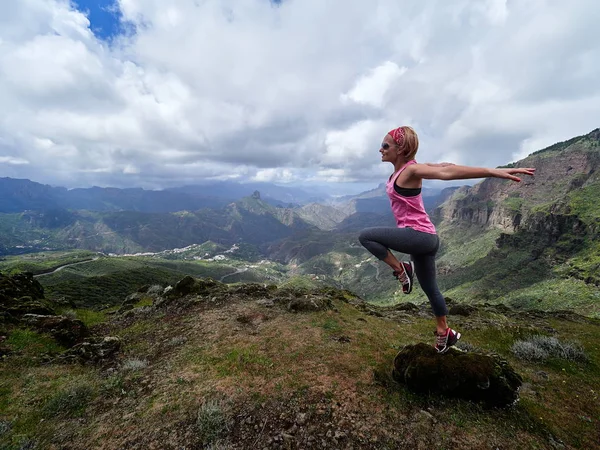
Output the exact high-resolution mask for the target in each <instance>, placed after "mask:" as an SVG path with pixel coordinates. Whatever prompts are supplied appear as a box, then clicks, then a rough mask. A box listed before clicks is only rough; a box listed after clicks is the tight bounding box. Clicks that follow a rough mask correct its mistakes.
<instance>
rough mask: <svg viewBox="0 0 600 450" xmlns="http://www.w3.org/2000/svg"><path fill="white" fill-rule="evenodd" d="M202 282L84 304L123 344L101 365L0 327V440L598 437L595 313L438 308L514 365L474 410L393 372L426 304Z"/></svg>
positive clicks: (213, 443) (539, 441)
mask: <svg viewBox="0 0 600 450" xmlns="http://www.w3.org/2000/svg"><path fill="white" fill-rule="evenodd" d="M210 286H213V287H212V288H211V289H212V290H209V291H205V292H204V293H201V294H192V295H188V296H181V297H176V298H174V299H172V300H170V301H169V302H166V303H165V302H162V303H161V301H158V300H157V298H151V297H143V296H142V297H141V298H140V299H139V301H138V303H137V304H136V306H135V307H134V309H133V310H130V311H128V312H126V313H123V314H112V315H108V316H106V317H105V318H104V319H102V320H100V321H99V320H98V318H97V317H91V316H90V317H89V320H90V321H89V322H88V324H89V325H90V326H91V330H92V332H93V333H94V334H96V335H100V336H107V335H110V336H117V337H119V338H120V340H121V342H122V347H121V351H120V352H119V353H118V354H117V356H116V357H114V358H109V359H108V360H105V361H103V362H102V363H100V364H98V365H79V364H65V363H61V362H60V359H59V358H57V356H58V355H59V354H60V352H61V351H62V350H63V348H61V347H60V346H59V345H57V344H56V343H55V342H54V341H52V340H51V339H50V338H49V337H46V336H45V335H43V334H38V333H35V332H32V331H28V330H26V329H23V330H15V329H10V326H9V325H5V326H4V328H5V329H4V333H6V332H7V331H9V337H8V339H7V340H6V341H5V342H2V343H0V344H1V345H2V348H4V349H5V350H6V351H8V356H6V357H4V358H3V362H2V363H0V380H1V384H0V411H1V413H0V443H1V444H0V448H4V449H22V448H48V449H51V448H63V449H82V448H86V449H92V448H94V449H114V448H132V449H134V448H137V449H146V448H164V449H169V448H172V449H176V448H177V449H181V448H186V449H197V448H211V449H248V448H365V449H385V448H387V449H397V448H407V449H409V448H410V449H413V448H448V447H454V448H473V449H476V448H477V449H478V448H527V449H529V448H582V449H588V448H593V447H594V446H595V445H597V443H598V438H599V437H600V435H599V432H598V430H599V428H598V426H599V422H598V418H599V417H600V407H599V405H600V403H599V401H598V400H599V399H598V386H599V385H600V367H599V364H600V346H599V345H598V341H597V335H598V331H600V324H599V323H598V322H597V321H594V320H592V319H585V318H583V317H580V316H577V315H574V314H564V315H563V316H562V317H553V316H551V315H547V314H544V313H529V314H523V313H520V312H516V311H512V310H510V309H498V308H496V307H493V306H489V307H480V308H477V309H471V310H469V315H466V316H465V315H454V316H451V320H452V323H453V325H455V326H456V327H457V328H459V329H461V330H462V331H463V332H464V334H465V339H464V341H465V342H464V344H463V348H464V349H466V350H469V351H482V352H494V353H498V354H500V355H501V356H502V357H504V358H506V359H507V360H508V361H509V362H510V364H512V365H513V366H514V367H515V369H516V370H517V371H518V372H519V373H520V374H521V375H522V376H523V379H524V385H523V387H522V389H521V393H520V397H521V398H520V401H519V403H517V404H516V405H515V406H513V407H511V408H509V409H504V410H496V409H484V408H483V407H482V406H480V405H478V404H474V403H471V402H468V401H463V400H458V399H449V398H442V397H436V396H427V395H417V394H413V393H411V392H409V391H407V390H406V389H405V388H404V387H403V386H401V385H398V384H396V383H395V382H393V381H392V379H391V377H390V370H391V364H392V360H393V358H394V355H395V354H396V353H397V351H398V350H399V349H400V348H401V347H402V346H404V345H406V344H413V343H416V342H430V341H431V340H432V336H431V331H432V321H431V317H430V315H429V311H427V310H426V309H419V308H418V307H416V308H403V307H387V308H384V307H376V306H372V305H369V304H367V303H364V302H363V301H361V300H360V299H359V298H356V297H354V296H353V295H352V294H351V293H349V292H347V291H338V290H336V289H332V288H306V287H302V286H301V285H300V284H298V283H288V284H287V285H280V286H279V288H277V287H275V286H274V285H272V286H270V287H268V286H267V287H265V285H259V284H237V285H230V286H226V285H222V284H219V283H212V284H210ZM290 295H291V297H290ZM286 298H295V299H299V300H298V301H299V302H302V301H304V303H298V302H297V301H295V300H293V301H288V300H285V299H286ZM303 299H308V300H303ZM302 305H304V306H302ZM63 313H66V314H67V315H69V314H70V313H69V312H68V311H64V310H63ZM462 314H465V313H464V312H463V313H462ZM82 317H84V318H85V316H82ZM0 334H2V333H0ZM532 336H538V337H540V336H541V337H544V336H545V338H544V339H551V338H554V339H555V340H556V341H557V342H560V343H563V344H564V345H565V346H566V347H565V348H570V349H572V350H573V352H572V353H571V354H568V353H560V354H559V353H556V354H552V353H550V354H546V355H545V356H544V355H541V357H540V354H537V353H531V352H529V353H528V352H525V353H523V348H528V347H526V346H525V347H524V346H523V344H521V347H520V349H521V353H515V352H514V351H513V348H514V345H515V344H516V343H518V342H519V341H521V342H527V340H528V339H530V338H531V337H532ZM569 346H570V347H569ZM538 350H539V349H538ZM523 358H525V359H523ZM536 358H537V359H536Z"/></svg>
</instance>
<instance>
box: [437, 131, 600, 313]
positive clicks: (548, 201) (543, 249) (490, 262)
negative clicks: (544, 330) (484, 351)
mask: <svg viewBox="0 0 600 450" xmlns="http://www.w3.org/2000/svg"><path fill="white" fill-rule="evenodd" d="M513 166H518V167H535V168H536V175H535V177H533V178H528V177H526V178H524V179H523V181H522V182H521V183H514V182H508V181H505V180H500V179H486V180H484V181H482V182H481V183H479V184H477V185H475V186H473V187H470V188H469V187H463V188H460V189H458V190H456V192H455V193H454V194H453V195H452V197H450V198H449V199H448V200H446V202H445V203H444V204H442V205H441V206H439V207H438V208H437V209H436V210H435V212H434V213H433V214H432V217H433V219H434V220H435V221H436V223H437V227H438V231H439V233H440V236H441V239H442V243H443V244H442V249H441V256H440V258H439V260H438V268H439V271H440V272H441V276H440V285H442V286H443V287H444V288H445V289H446V290H447V293H448V295H449V296H458V297H459V298H461V299H468V300H471V301H481V300H486V301H487V300H491V299H494V301H497V302H503V303H507V304H511V305H513V306H519V307H533V306H534V305H535V306H536V307H541V308H550V309H557V308H561V307H562V308H565V307H567V308H573V309H575V310H579V311H582V312H584V311H587V313H588V314H589V313H591V314H595V315H598V314H600V308H598V307H597V305H596V306H594V305H595V303H596V299H597V296H598V288H599V287H600V205H599V204H598V201H597V199H598V198H600V170H599V169H600V130H598V129H596V130H594V131H592V132H591V133H589V134H587V135H584V136H578V137H575V138H573V139H570V140H568V141H565V142H561V143H557V144H555V145H553V146H551V147H548V148H546V149H543V150H540V151H538V152H535V153H532V154H531V155H530V156H528V157H527V158H525V159H523V160H521V161H518V162H517V163H514V164H513Z"/></svg>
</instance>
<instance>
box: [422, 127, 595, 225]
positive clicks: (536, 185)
mask: <svg viewBox="0 0 600 450" xmlns="http://www.w3.org/2000/svg"><path fill="white" fill-rule="evenodd" d="M597 135H598V132H597V130H594V131H593V132H591V133H590V134H588V135H587V136H581V137H579V138H575V139H573V140H571V141H569V142H567V143H564V144H565V145H562V146H561V145H558V144H557V146H553V147H550V148H548V149H545V150H542V151H540V152H536V153H534V154H532V155H530V156H528V157H527V158H525V159H524V160H522V161H519V162H518V163H515V164H514V165H513V166H517V167H535V168H536V174H535V177H529V176H523V178H522V182H521V183H514V182H509V181H507V180H502V179H497V178H488V179H485V180H484V181H482V182H481V183H478V184H476V185H475V186H473V187H467V186H465V187H461V188H459V189H457V190H456V191H455V192H454V194H453V195H452V196H451V197H450V198H449V199H448V200H447V201H446V202H445V203H444V204H442V205H441V206H439V207H438V208H436V209H435V210H434V211H433V212H432V214H431V216H432V219H433V220H434V222H435V223H436V224H440V225H441V224H443V223H453V224H454V225H456V224H458V225H463V226H479V227H485V228H497V229H501V230H503V231H505V232H514V231H516V230H517V229H519V227H520V225H521V224H522V223H523V222H526V221H527V219H528V217H529V215H530V214H532V213H531V210H532V208H534V207H536V206H542V205H550V204H553V203H556V202H557V199H563V198H565V197H566V196H567V195H568V193H569V192H571V191H573V190H576V189H579V188H581V187H582V186H584V185H585V184H586V183H587V182H589V181H590V180H592V179H594V180H597V171H598V169H599V168H600V156H599V153H600V152H599V151H598V150H597V149H598V148H600V147H599V146H600V142H599V139H598V136H597ZM562 213H564V211H563V212H562Z"/></svg>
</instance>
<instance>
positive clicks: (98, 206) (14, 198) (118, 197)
mask: <svg viewBox="0 0 600 450" xmlns="http://www.w3.org/2000/svg"><path fill="white" fill-rule="evenodd" d="M254 191H260V192H262V193H263V200H264V201H266V202H267V203H271V204H273V205H275V206H285V207H287V206H290V205H300V204H304V203H307V202H310V201H316V200H319V201H325V200H326V198H327V197H326V196H323V195H314V194H311V193H308V192H306V191H304V190H302V189H297V188H288V187H283V186H278V185H275V184H272V183H252V184H242V183H234V182H212V183H205V184H202V185H197V186H185V187H180V188H172V189H165V190H159V191H153V190H145V189H141V188H133V189H118V188H100V187H92V188H86V189H83V188H77V189H66V188H64V187H52V186H49V185H45V184H40V183H36V182H34V181H30V180H24V179H14V178H0V213H17V212H23V211H27V210H33V211H41V210H47V209H69V210H88V211H101V212H108V211H138V212H149V213H167V212H177V211H186V210H187V211H196V210H198V209H202V208H221V207H224V206H225V205H227V204H228V203H230V202H232V201H235V200H239V199H240V198H242V197H246V196H250V195H252V192H254Z"/></svg>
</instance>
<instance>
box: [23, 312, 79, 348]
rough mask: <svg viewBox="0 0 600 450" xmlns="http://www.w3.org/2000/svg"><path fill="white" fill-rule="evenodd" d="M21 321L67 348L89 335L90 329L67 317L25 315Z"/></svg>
mask: <svg viewBox="0 0 600 450" xmlns="http://www.w3.org/2000/svg"><path fill="white" fill-rule="evenodd" d="M21 320H22V323H23V324H25V325H27V326H30V327H32V328H35V329H36V330H38V331H40V332H43V333H48V334H50V335H51V336H52V337H53V338H54V339H56V341H57V342H58V343H60V344H62V345H64V346H66V347H72V346H73V345H75V344H77V343H79V342H81V341H82V340H83V338H84V337H86V336H88V335H89V330H88V328H87V327H86V326H85V324H84V323H83V322H82V321H81V320H77V319H70V318H68V317H65V316H46V315H40V314H25V315H24V316H23V318H22V319H21Z"/></svg>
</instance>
